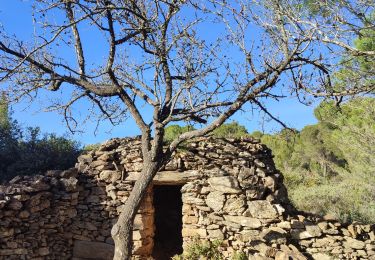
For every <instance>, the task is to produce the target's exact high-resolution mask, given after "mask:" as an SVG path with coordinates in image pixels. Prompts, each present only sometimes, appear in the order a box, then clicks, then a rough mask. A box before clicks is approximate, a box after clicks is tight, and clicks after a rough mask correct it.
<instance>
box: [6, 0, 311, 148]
mask: <svg viewBox="0 0 375 260" xmlns="http://www.w3.org/2000/svg"><path fill="white" fill-rule="evenodd" d="M0 23H1V24H2V25H3V27H4V28H5V30H6V31H7V32H8V33H9V32H12V33H14V34H15V35H16V36H18V37H21V38H22V39H25V40H30V39H32V32H33V26H32V16H31V8H30V6H29V3H28V2H27V1H18V0H12V1H8V0H1V4H0ZM86 37H87V38H88V39H89V40H94V38H95V35H92V34H90V33H89V32H86ZM90 38H91V39H90ZM94 42H95V41H93V44H92V45H90V46H91V48H95V50H96V52H99V53H100V52H101V51H103V52H104V50H102V48H101V47H100V46H97V45H95V44H94ZM49 97H50V95H49V93H41V96H40V97H39V99H38V100H37V101H36V102H33V103H31V104H25V103H22V104H15V105H13V106H12V109H13V111H14V114H13V117H14V118H15V119H17V120H18V122H19V123H21V125H23V126H25V127H26V126H39V127H40V128H41V130H42V131H43V132H49V133H57V134H60V135H63V134H67V133H68V130H67V128H66V126H65V124H64V122H63V117H62V116H61V115H60V114H58V113H55V112H43V111H41V110H42V108H43V99H45V98H49ZM267 106H268V108H269V110H270V111H271V112H272V113H273V114H274V115H276V116H278V117H279V118H280V119H281V120H283V121H284V122H286V123H287V124H288V125H289V126H290V127H294V128H297V129H301V128H303V127H304V126H305V125H307V124H313V123H315V122H316V120H315V118H314V116H313V108H314V107H313V106H309V107H308V106H305V105H302V104H300V103H299V102H298V101H297V100H296V99H294V98H285V99H283V100H281V101H280V102H276V101H272V102H268V103H267ZM80 108H81V109H83V110H84V109H87V106H86V105H85V104H82V105H81V107H80ZM263 118H264V116H263V115H262V114H257V113H255V114H251V113H250V112H238V113H236V114H235V115H234V117H232V120H236V121H238V122H239V123H240V124H242V125H244V126H246V128H247V129H248V131H249V132H252V131H255V130H265V131H266V132H274V131H277V130H279V129H280V126H279V125H278V124H277V123H276V122H266V121H264V120H263ZM82 129H84V133H81V134H75V135H74V136H73V138H74V139H76V140H78V141H80V142H82V143H83V144H90V143H98V142H103V141H104V140H107V139H109V138H111V137H125V136H134V135H136V134H139V131H138V129H137V127H136V125H135V123H134V122H133V121H132V120H128V121H126V122H125V123H123V124H121V125H119V126H116V127H113V126H111V125H110V124H109V122H101V125H100V127H99V128H98V130H97V131H95V129H96V122H87V123H85V125H84V126H83V127H82Z"/></svg>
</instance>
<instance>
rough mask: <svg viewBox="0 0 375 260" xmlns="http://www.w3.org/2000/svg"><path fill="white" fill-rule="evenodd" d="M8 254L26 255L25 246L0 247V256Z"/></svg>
mask: <svg viewBox="0 0 375 260" xmlns="http://www.w3.org/2000/svg"><path fill="white" fill-rule="evenodd" d="M10 255H27V249H26V248H17V249H0V256H10Z"/></svg>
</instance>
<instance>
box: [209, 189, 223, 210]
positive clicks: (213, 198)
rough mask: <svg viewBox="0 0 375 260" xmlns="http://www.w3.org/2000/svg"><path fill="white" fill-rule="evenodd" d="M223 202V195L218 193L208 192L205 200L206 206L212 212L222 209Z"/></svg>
mask: <svg viewBox="0 0 375 260" xmlns="http://www.w3.org/2000/svg"><path fill="white" fill-rule="evenodd" d="M224 202H225V195H224V194H223V193H221V192H219V191H213V192H210V193H209V194H208V195H207V198H206V204H207V206H209V207H210V208H211V209H213V210H214V211H219V210H221V209H222V208H223V206H224Z"/></svg>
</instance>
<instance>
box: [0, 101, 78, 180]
mask: <svg viewBox="0 0 375 260" xmlns="http://www.w3.org/2000/svg"><path fill="white" fill-rule="evenodd" d="M80 146H81V145H80V144H79V143H78V142H76V141H73V140H70V139H68V138H65V137H61V136H57V135H55V134H43V133H41V131H40V129H39V128H38V127H27V128H24V127H21V126H20V125H19V124H18V122H17V121H16V120H14V119H13V118H12V113H11V111H10V109H9V106H8V102H7V101H6V98H5V96H3V97H1V98H0V183H2V182H4V181H9V180H10V179H12V178H13V177H15V176H17V175H34V174H40V173H44V172H46V171H47V170H64V169H68V168H70V167H73V166H74V164H75V163H76V161H77V157H78V155H79V154H80V153H81V148H80Z"/></svg>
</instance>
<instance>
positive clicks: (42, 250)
mask: <svg viewBox="0 0 375 260" xmlns="http://www.w3.org/2000/svg"><path fill="white" fill-rule="evenodd" d="M38 253H39V255H41V256H47V255H49V253H50V252H49V248H48V247H41V248H39V250H38Z"/></svg>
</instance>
